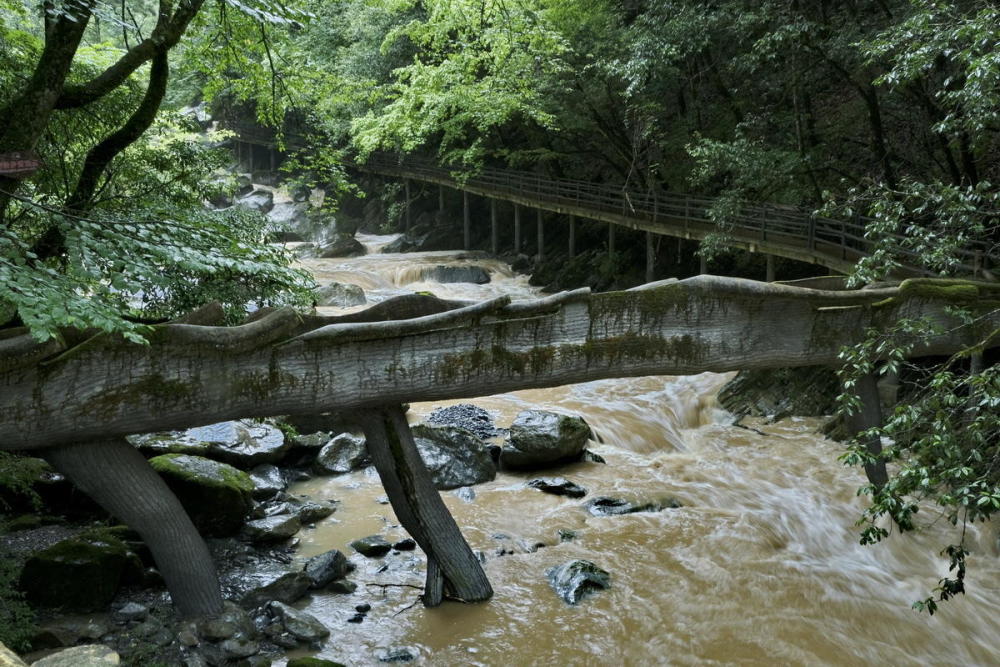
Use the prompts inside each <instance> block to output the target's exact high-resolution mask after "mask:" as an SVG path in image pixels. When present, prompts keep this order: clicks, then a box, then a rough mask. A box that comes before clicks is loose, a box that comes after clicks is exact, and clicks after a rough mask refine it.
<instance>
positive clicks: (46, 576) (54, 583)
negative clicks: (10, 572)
mask: <svg viewBox="0 0 1000 667" xmlns="http://www.w3.org/2000/svg"><path fill="white" fill-rule="evenodd" d="M141 574H142V562H141V561H140V560H139V558H138V557H137V556H136V555H135V554H134V553H132V552H131V551H129V548H128V546H126V544H125V543H124V542H123V541H122V540H121V539H119V538H118V537H117V536H116V534H115V532H114V531H113V530H109V529H93V530H88V531H84V532H82V533H80V534H78V535H75V536H74V537H70V538H68V539H65V540H62V541H61V542H57V543H56V544H53V545H52V546H51V547H48V548H47V549H43V550H41V551H39V552H37V553H35V554H33V555H32V556H31V557H30V558H28V560H27V561H26V562H25V564H24V569H23V570H22V571H21V579H20V588H21V590H23V591H24V593H25V596H26V597H27V599H28V600H29V601H31V602H32V603H34V604H37V605H40V606H43V607H58V608H62V609H65V610H68V611H80V612H88V611H99V610H103V609H105V608H107V606H108V605H109V604H110V603H111V600H112V599H113V598H114V596H115V594H116V593H117V592H118V589H119V588H120V587H121V586H122V585H123V584H125V583H129V582H131V581H135V580H136V579H137V577H141Z"/></svg>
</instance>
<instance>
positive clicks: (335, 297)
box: [313, 282, 368, 308]
mask: <svg viewBox="0 0 1000 667" xmlns="http://www.w3.org/2000/svg"><path fill="white" fill-rule="evenodd" d="M313 295H314V298H315V300H316V305H317V306H338V307H340V308H347V307H350V306H362V305H364V304H366V303H367V302H368V300H367V299H366V298H365V291H364V290H363V289H361V288H360V287H358V286H357V285H352V284H351V283H336V282H334V283H329V284H327V285H323V286H322V287H320V288H318V289H316V291H315V292H313Z"/></svg>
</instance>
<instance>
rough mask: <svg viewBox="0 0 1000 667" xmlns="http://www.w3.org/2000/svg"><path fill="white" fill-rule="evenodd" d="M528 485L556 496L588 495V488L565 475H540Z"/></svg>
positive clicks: (580, 496) (574, 496)
mask: <svg viewBox="0 0 1000 667" xmlns="http://www.w3.org/2000/svg"><path fill="white" fill-rule="evenodd" d="M528 486H530V487H531V488H533V489H538V490H539V491H542V492H543V493H551V494H553V495H556V496H568V497H570V498H583V497H584V496H585V495H587V489H585V488H583V487H582V486H580V485H579V484H575V483H573V482H571V481H569V480H568V479H566V478H564V477H539V478H538V479H533V480H531V481H530V482H528Z"/></svg>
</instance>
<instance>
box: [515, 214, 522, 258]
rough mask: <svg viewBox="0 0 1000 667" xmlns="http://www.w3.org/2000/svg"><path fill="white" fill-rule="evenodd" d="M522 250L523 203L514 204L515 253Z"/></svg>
mask: <svg viewBox="0 0 1000 667" xmlns="http://www.w3.org/2000/svg"><path fill="white" fill-rule="evenodd" d="M520 252H521V205H520V204H514V254H515V255H518V254H520Z"/></svg>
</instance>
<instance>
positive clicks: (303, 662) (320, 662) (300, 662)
mask: <svg viewBox="0 0 1000 667" xmlns="http://www.w3.org/2000/svg"><path fill="white" fill-rule="evenodd" d="M288 667H345V665H344V663H342V662H334V661H333V660H324V659H323V658H313V657H312V656H309V657H305V658H292V659H291V660H289V661H288Z"/></svg>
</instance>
